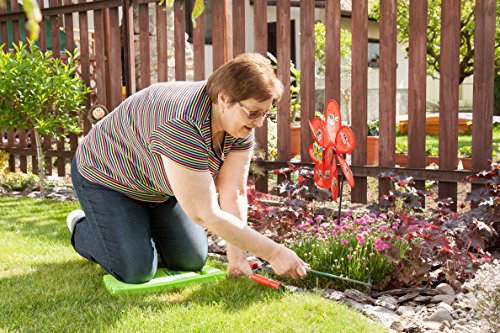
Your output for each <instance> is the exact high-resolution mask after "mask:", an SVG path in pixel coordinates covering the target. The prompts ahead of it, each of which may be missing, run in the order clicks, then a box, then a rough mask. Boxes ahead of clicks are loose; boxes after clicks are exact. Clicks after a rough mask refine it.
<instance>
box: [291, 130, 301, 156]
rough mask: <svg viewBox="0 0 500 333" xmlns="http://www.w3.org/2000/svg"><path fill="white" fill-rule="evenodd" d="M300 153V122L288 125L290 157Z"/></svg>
mask: <svg viewBox="0 0 500 333" xmlns="http://www.w3.org/2000/svg"><path fill="white" fill-rule="evenodd" d="M296 155H300V124H292V125H291V126H290V158H292V157H294V156H296Z"/></svg>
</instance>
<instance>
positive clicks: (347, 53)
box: [314, 21, 352, 74]
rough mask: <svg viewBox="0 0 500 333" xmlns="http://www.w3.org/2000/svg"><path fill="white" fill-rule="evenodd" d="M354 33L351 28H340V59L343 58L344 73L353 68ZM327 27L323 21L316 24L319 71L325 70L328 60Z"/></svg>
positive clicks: (315, 38)
mask: <svg viewBox="0 0 500 333" xmlns="http://www.w3.org/2000/svg"><path fill="white" fill-rule="evenodd" d="M351 46H352V35H351V32H350V31H349V30H346V29H341V30H340V59H342V64H341V67H342V73H345V72H349V71H350V70H351ZM325 50H326V27H325V24H324V23H323V22H319V21H318V22H316V23H315V24H314V57H315V59H316V61H318V62H319V67H318V73H319V74H320V73H324V72H325V61H326V54H325Z"/></svg>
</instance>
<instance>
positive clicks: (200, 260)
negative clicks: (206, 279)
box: [168, 249, 208, 272]
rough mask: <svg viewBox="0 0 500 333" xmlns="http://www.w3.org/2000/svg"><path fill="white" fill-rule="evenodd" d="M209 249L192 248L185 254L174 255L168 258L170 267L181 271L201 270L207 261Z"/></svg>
mask: <svg viewBox="0 0 500 333" xmlns="http://www.w3.org/2000/svg"><path fill="white" fill-rule="evenodd" d="M207 255H208V251H207V250H204V249H191V250H190V251H186V252H184V253H183V254H180V253H179V254H177V255H173V256H172V257H173V258H170V259H169V260H168V266H169V267H168V268H171V269H176V270H181V271H193V272H195V271H199V270H201V269H202V268H203V267H204V266H205V263H206V261H207Z"/></svg>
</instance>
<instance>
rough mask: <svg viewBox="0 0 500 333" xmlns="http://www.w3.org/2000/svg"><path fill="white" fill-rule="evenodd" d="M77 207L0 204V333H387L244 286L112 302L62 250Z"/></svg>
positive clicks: (343, 312)
mask: <svg viewBox="0 0 500 333" xmlns="http://www.w3.org/2000/svg"><path fill="white" fill-rule="evenodd" d="M77 206H78V205H77V204H76V203H68V202H65V203H61V202H55V201H49V200H43V201H42V200H33V199H27V198H26V199H18V198H16V199H14V198H7V197H0V240H1V241H0V332H66V331H71V332H139V331H140V332H153V331H154V332H370V333H372V332H373V333H375V332H387V331H386V330H385V329H384V328H382V327H381V326H380V325H377V324H374V323H373V322H371V321H369V320H368V319H366V318H365V317H363V316H362V315H360V314H359V313H358V312H356V311H354V310H352V309H349V308H347V307H346V306H344V305H342V304H339V303H336V302H333V301H329V300H325V299H324V298H321V297H319V296H317V295H312V294H284V293H279V292H276V291H274V290H271V289H267V288H265V287H262V286H260V285H258V284H256V283H254V282H252V281H250V280H248V279H228V280H225V281H222V282H217V283H212V284H207V285H203V286H191V287H188V288H186V289H183V290H181V291H176V292H166V293H157V294H149V295H135V296H119V297H117V296H112V295H110V294H108V292H107V291H106V290H105V288H104V287H103V284H102V276H103V275H104V271H103V270H102V269H101V268H100V267H98V266H97V265H95V264H91V263H89V262H87V261H85V260H83V259H81V258H80V257H79V256H78V255H77V254H76V253H75V252H74V251H73V249H72V248H71V246H70V244H69V232H68V230H67V228H66V224H65V216H66V214H67V213H68V212H69V211H71V210H72V209H75V208H76V207H77Z"/></svg>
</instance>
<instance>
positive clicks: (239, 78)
mask: <svg viewBox="0 0 500 333" xmlns="http://www.w3.org/2000/svg"><path fill="white" fill-rule="evenodd" d="M282 90H283V86H282V84H281V82H280V81H279V80H278V79H277V78H276V75H275V74H274V71H273V68H272V66H271V64H270V62H269V61H268V60H267V59H266V58H265V57H263V56H261V55H259V54H243V55H240V56H238V57H237V58H235V59H233V60H231V61H229V62H228V63H226V64H224V65H223V66H221V67H220V68H219V69H217V70H216V71H215V72H214V73H213V74H212V75H211V76H210V78H209V79H208V81H207V82H170V83H158V84H153V85H152V86H150V87H149V88H147V89H144V90H141V91H140V92H138V93H136V94H134V95H132V96H131V97H129V98H127V99H126V100H125V101H124V102H123V103H122V104H121V105H119V106H118V107H117V108H116V109H115V110H114V111H113V112H112V113H110V114H109V115H108V116H107V117H106V118H104V119H103V120H101V121H100V122H99V123H98V124H97V125H96V126H95V127H94V128H93V129H92V130H91V131H90V132H89V134H88V135H87V136H86V137H85V138H84V139H83V141H82V143H81V145H80V146H79V148H78V150H77V153H76V156H75V159H74V160H73V162H72V175H71V176H72V180H73V184H74V187H75V190H76V193H77V196H78V199H79V201H80V204H81V206H82V208H83V211H81V210H78V211H73V212H71V213H70V214H69V215H68V218H67V223H68V227H69V229H70V231H71V233H72V237H71V243H72V245H73V247H74V248H75V250H76V251H77V252H78V253H79V254H80V255H82V256H83V257H84V258H86V259H88V260H91V261H94V262H97V263H98V264H100V265H101V266H102V267H103V268H104V269H105V270H106V271H107V272H108V273H110V274H112V275H113V276H115V277H116V278H117V279H119V280H121V281H124V282H127V283H142V282H146V281H148V280H150V279H151V278H152V277H153V276H154V274H155V272H156V268H157V263H158V258H157V254H159V255H160V258H161V260H162V262H163V263H164V264H165V266H166V267H167V268H171V269H175V270H199V269H201V268H202V267H203V266H204V264H205V261H206V257H207V236H206V234H205V231H204V228H206V229H208V230H209V231H211V232H213V233H214V234H216V235H219V236H220V237H222V238H223V239H225V240H226V242H227V254H228V273H229V274H230V275H232V276H245V275H249V274H251V271H250V269H249V265H248V262H247V254H246V251H249V252H251V253H253V254H254V255H256V256H258V257H261V258H263V259H265V260H267V261H269V262H270V263H271V265H272V267H273V269H274V271H275V272H276V273H277V274H278V275H280V276H289V277H294V278H299V277H304V276H305V275H306V274H307V269H308V268H307V264H305V263H304V262H303V261H302V260H301V259H300V258H299V257H298V256H297V255H296V254H295V252H293V251H291V250H289V249H287V248H286V247H284V246H282V245H279V244H277V243H275V242H273V241H272V240H270V239H269V238H267V237H265V236H263V235H261V234H259V233H258V232H256V231H254V230H252V229H251V228H249V227H248V226H247V223H246V218H247V197H246V183H247V176H248V171H249V166H250V159H251V156H252V147H253V141H254V138H253V130H254V128H256V127H261V126H262V125H263V123H264V120H265V118H266V117H268V116H269V111H270V109H271V107H272V103H273V101H275V100H278V99H279V98H280V97H281V94H282Z"/></svg>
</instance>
